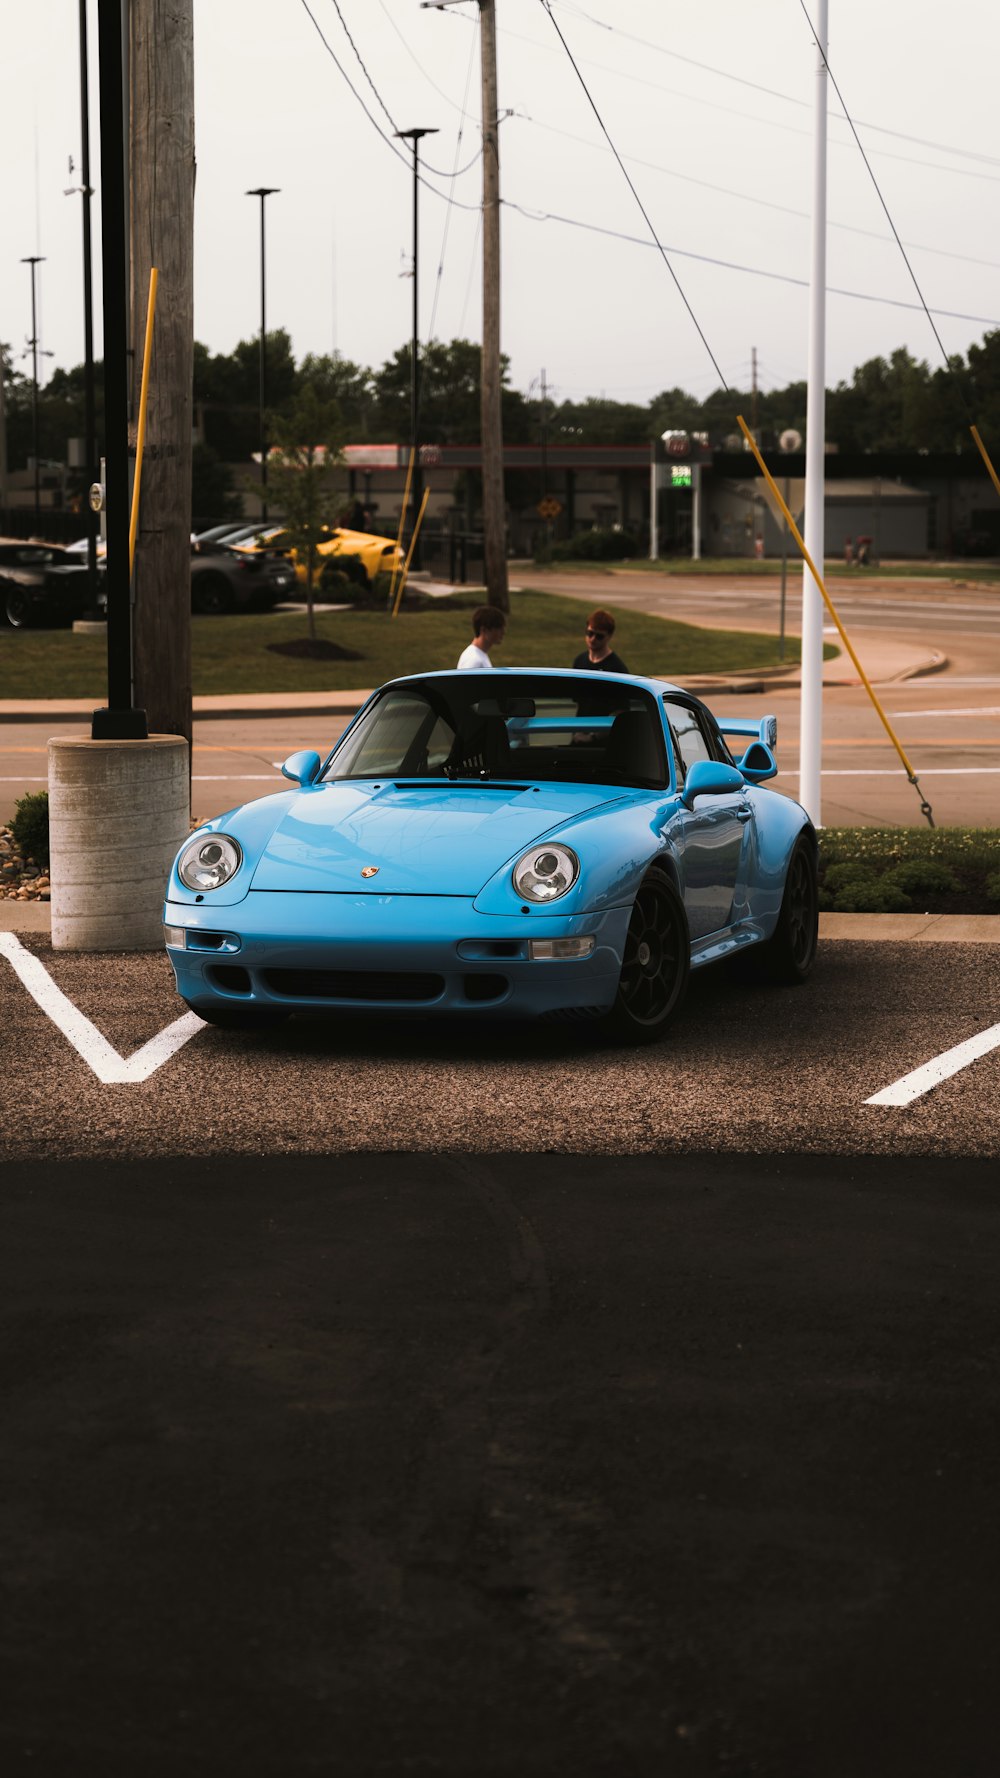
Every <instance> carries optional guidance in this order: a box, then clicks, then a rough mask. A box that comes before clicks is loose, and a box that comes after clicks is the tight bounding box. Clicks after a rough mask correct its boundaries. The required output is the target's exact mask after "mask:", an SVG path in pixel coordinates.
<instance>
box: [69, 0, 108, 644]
mask: <svg viewBox="0 0 1000 1778" xmlns="http://www.w3.org/2000/svg"><path fill="white" fill-rule="evenodd" d="M89 88H90V75H89V58H88V53H87V0H80V135H81V156H80V176H81V181H82V183H81V184H80V185H70V186H68V187H67V188H66V196H67V197H70V196H71V195H72V194H73V193H74V192H76V191H78V192H79V193H80V196H81V197H82V199H83V433H84V438H83V451H84V486H85V487H86V488H87V489H88V490H89V489H90V488H91V487H93V485H94V484H95V483H96V482H97V481H99V480H100V465H99V463H98V461H97V424H96V419H95V403H94V295H93V284H94V279H93V253H92V249H91V232H90V200H91V198H92V197H93V195H94V193H93V189H92V187H91V183H90V90H89ZM70 171H72V162H70ZM83 514H84V520H85V523H86V527H87V585H88V587H89V590H90V609H91V610H93V609H94V608H95V604H96V600H97V514H96V512H94V510H93V508H92V506H91V503H90V500H89V498H88V499H87V500H86V501H85V502H84V504H83Z"/></svg>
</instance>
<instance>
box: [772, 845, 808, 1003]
mask: <svg viewBox="0 0 1000 1778" xmlns="http://www.w3.org/2000/svg"><path fill="white" fill-rule="evenodd" d="M818 937H819V891H818V887H817V880H816V855H815V851H814V848H813V846H812V844H811V843H810V841H809V840H808V839H807V838H806V837H805V836H804V835H800V837H799V838H798V839H797V840H796V842H795V848H794V851H793V852H792V856H791V858H790V860H789V863H788V874H787V876H786V877H785V890H784V894H783V895H782V898H781V912H780V914H779V915H778V924H777V926H776V927H775V930H774V937H773V938H772V939H770V940H769V941H768V942H767V944H766V945H764V946H763V947H762V958H761V960H762V962H765V963H766V965H767V972H768V975H769V976H770V978H771V980H772V981H776V982H804V981H805V979H806V977H807V976H808V975H809V973H810V971H811V969H812V966H813V964H814V963H815V961H816V942H817V939H818Z"/></svg>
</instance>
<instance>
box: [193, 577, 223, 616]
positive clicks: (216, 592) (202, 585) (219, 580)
mask: <svg viewBox="0 0 1000 1778" xmlns="http://www.w3.org/2000/svg"><path fill="white" fill-rule="evenodd" d="M192 595H193V596H192V599H191V605H192V609H193V610H195V611H198V612H200V613H201V615H202V617H221V616H222V615H223V613H224V612H226V611H231V610H232V605H233V592H232V588H231V586H230V585H229V582H228V581H227V580H226V579H225V577H224V576H223V575H221V574H202V575H199V576H198V578H197V579H196V581H195V583H194V586H193V588H192Z"/></svg>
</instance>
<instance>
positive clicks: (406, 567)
mask: <svg viewBox="0 0 1000 1778" xmlns="http://www.w3.org/2000/svg"><path fill="white" fill-rule="evenodd" d="M429 494H430V488H425V489H424V497H423V499H422V500H421V502H420V511H419V512H418V513H417V522H416V524H415V525H414V527H413V536H412V537H411V538H410V547H409V549H408V550H407V552H406V561H405V562H404V563H403V572H402V574H401V576H400V581H399V592H398V593H397V594H396V603H395V605H394V606H393V608H392V615H393V617H395V615H396V613H397V611H398V610H399V607H400V604H401V602H402V598H403V594H404V592H405V591H406V577H407V575H408V574H409V572H410V557H411V556H412V554H413V546H414V544H415V543H416V541H417V537H418V535H419V532H420V522H421V520H422V518H423V516H424V512H425V510H426V507H427V497H428V495H429Z"/></svg>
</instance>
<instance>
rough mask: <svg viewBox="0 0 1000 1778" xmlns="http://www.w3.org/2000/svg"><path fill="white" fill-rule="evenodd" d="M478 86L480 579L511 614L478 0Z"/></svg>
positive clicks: (483, 27) (487, 116) (494, 243)
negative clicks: (480, 171) (480, 155)
mask: <svg viewBox="0 0 1000 1778" xmlns="http://www.w3.org/2000/svg"><path fill="white" fill-rule="evenodd" d="M479 20H480V34H481V53H482V85H483V360H482V375H481V408H480V436H481V445H482V464H483V577H484V579H485V581H486V597H487V600H488V601H489V603H490V604H491V605H496V606H497V607H498V608H499V609H500V610H501V611H509V610H510V594H509V592H508V590H507V515H506V506H505V502H504V489H503V414H502V409H501V403H500V390H501V385H500V141H499V127H498V121H497V36H496V11H495V6H494V0H479Z"/></svg>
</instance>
